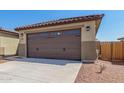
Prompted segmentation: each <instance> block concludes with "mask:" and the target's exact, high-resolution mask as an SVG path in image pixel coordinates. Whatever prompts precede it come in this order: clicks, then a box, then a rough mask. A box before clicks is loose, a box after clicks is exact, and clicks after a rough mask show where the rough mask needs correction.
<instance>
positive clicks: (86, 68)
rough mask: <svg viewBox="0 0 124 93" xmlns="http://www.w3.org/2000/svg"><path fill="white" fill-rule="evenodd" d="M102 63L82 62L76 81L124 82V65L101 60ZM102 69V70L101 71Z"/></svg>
mask: <svg viewBox="0 0 124 93" xmlns="http://www.w3.org/2000/svg"><path fill="white" fill-rule="evenodd" d="M100 63H101V64H102V65H101V64H82V66H81V68H80V71H79V73H78V75H77V78H76V80H75V82H76V83H123V82H124V65H117V64H113V63H111V62H108V61H101V60H100ZM101 70H102V71H101Z"/></svg>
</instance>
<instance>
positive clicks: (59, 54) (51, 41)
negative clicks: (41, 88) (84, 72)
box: [27, 29, 81, 60]
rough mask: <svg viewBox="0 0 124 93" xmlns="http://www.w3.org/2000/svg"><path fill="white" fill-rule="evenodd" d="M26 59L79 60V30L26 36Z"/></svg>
mask: <svg viewBox="0 0 124 93" xmlns="http://www.w3.org/2000/svg"><path fill="white" fill-rule="evenodd" d="M27 49H28V50H27V52H28V53H27V54H28V57H37V58H56V59H76V60H80V59H81V52H80V51H81V31H80V29H74V30H65V31H50V32H39V33H30V34H27Z"/></svg>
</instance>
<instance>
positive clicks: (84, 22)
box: [15, 14, 104, 62]
mask: <svg viewBox="0 0 124 93" xmlns="http://www.w3.org/2000/svg"><path fill="white" fill-rule="evenodd" d="M103 16H104V15H103V14H102V15H89V16H79V17H73V18H65V19H59V20H53V21H48V22H43V23H36V24H32V25H27V26H22V27H17V28H15V30H16V31H18V32H19V40H20V41H19V52H18V54H19V56H23V57H34V58H55V59H72V60H82V61H88V62H89V61H94V60H95V59H96V57H97V55H96V44H95V40H96V34H97V31H98V28H99V26H100V23H101V20H102V18H103Z"/></svg>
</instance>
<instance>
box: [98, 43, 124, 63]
mask: <svg viewBox="0 0 124 93" xmlns="http://www.w3.org/2000/svg"><path fill="white" fill-rule="evenodd" d="M97 49H99V50H100V58H101V59H102V60H109V61H114V60H116V61H117V60H118V61H124V42H120V41H118V42H100V43H97Z"/></svg>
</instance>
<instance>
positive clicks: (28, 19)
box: [0, 10, 124, 41]
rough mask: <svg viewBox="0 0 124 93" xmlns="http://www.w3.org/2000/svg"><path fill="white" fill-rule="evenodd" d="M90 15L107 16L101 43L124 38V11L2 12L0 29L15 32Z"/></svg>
mask: <svg viewBox="0 0 124 93" xmlns="http://www.w3.org/2000/svg"><path fill="white" fill-rule="evenodd" d="M90 14H105V16H104V18H103V20H102V23H101V25H100V28H99V31H98V33H97V38H98V39H99V40H101V41H106V40H107V41H113V40H116V39H117V38H119V37H124V11H119V10H117V11H115V10H113V11H108V10H107V11H102V10H100V11H95V10H91V11H90V10H86V11H84V10H80V11H78V10H75V11H74V10H53V11H51V10H44V11H43V10H42V11H36V10H34V11H33V10H22V11H20V10H15V11H14V10H11V11H10V10H8V11H7V10H6V11H5V10H3V11H2V10H1V11H0V27H3V28H4V29H9V30H13V29H14V28H16V27H18V26H23V25H28V24H34V23H38V22H44V21H49V20H55V19H59V18H68V17H75V16H82V15H90Z"/></svg>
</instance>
